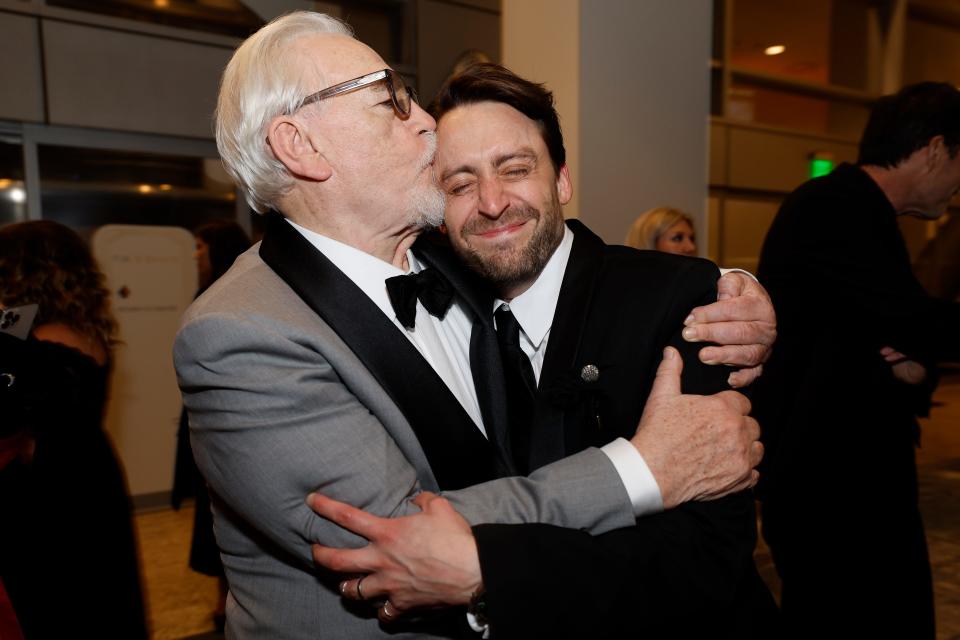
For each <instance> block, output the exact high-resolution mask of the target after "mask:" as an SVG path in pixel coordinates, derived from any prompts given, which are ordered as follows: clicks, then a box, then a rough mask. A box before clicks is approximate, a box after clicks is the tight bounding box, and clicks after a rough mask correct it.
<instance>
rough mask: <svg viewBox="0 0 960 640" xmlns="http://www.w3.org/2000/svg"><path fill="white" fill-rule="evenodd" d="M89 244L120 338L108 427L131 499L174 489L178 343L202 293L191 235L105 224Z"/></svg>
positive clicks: (170, 229)
mask: <svg viewBox="0 0 960 640" xmlns="http://www.w3.org/2000/svg"><path fill="white" fill-rule="evenodd" d="M91 245H92V247H93V252H94V255H95V256H96V258H97V262H98V263H99V264H100V267H101V269H102V270H103V272H104V274H105V275H106V278H107V286H108V287H109V288H110V292H111V298H110V304H111V307H112V308H113V312H114V314H115V315H116V318H117V321H118V323H119V325H120V340H122V344H121V345H120V346H119V347H118V348H117V349H116V350H115V354H114V363H113V376H112V378H111V384H110V396H109V399H108V403H107V411H106V418H105V420H104V427H105V428H106V429H107V432H108V433H109V434H110V436H111V437H112V438H113V441H114V444H115V446H116V448H117V453H118V454H119V455H120V459H121V460H122V461H123V466H124V468H125V469H126V472H127V483H128V485H129V487H130V493H131V494H132V495H141V494H151V493H161V492H164V491H169V489H170V487H171V486H172V483H173V464H174V457H175V452H176V443H177V440H176V434H177V426H178V424H179V420H180V410H181V402H180V391H179V390H178V388H177V379H176V374H175V373H174V370H173V355H172V354H173V340H174V336H175V335H176V332H177V329H178V328H179V326H180V316H181V315H183V312H184V311H185V310H186V308H187V307H188V306H189V304H190V302H191V300H192V299H193V296H194V293H195V292H196V289H197V267H196V263H195V262H194V260H193V250H194V240H193V236H192V235H191V234H190V232H189V231H187V230H186V229H180V228H178V227H151V226H146V225H138V226H130V225H107V226H105V227H101V228H100V229H98V230H97V232H96V233H94V235H93V240H92V242H91Z"/></svg>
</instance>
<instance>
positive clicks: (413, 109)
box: [407, 100, 437, 133]
mask: <svg viewBox="0 0 960 640" xmlns="http://www.w3.org/2000/svg"><path fill="white" fill-rule="evenodd" d="M407 122H408V123H410V124H412V125H414V126H415V127H416V128H417V133H423V132H425V131H436V130H437V121H436V120H434V119H433V116H431V115H430V114H429V113H427V112H426V111H424V110H423V107H421V106H420V105H419V104H418V103H417V102H416V101H414V100H411V101H410V117H409V118H407Z"/></svg>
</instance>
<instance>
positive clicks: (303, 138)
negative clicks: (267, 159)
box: [267, 116, 333, 182]
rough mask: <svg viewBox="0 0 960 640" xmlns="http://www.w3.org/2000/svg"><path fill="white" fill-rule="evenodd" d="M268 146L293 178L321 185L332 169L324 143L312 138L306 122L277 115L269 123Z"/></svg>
mask: <svg viewBox="0 0 960 640" xmlns="http://www.w3.org/2000/svg"><path fill="white" fill-rule="evenodd" d="M267 144H269V145H270V149H271V150H272V151H273V155H274V157H276V159H277V160H279V161H280V162H281V163H282V164H283V166H285V167H286V168H287V170H288V171H289V172H290V173H291V174H293V175H294V176H297V177H301V178H305V179H308V180H315V181H317V182H322V181H324V180H327V179H328V178H329V177H330V176H331V174H332V173H333V169H332V168H331V167H330V164H329V163H328V162H327V159H326V157H324V155H323V153H322V146H323V140H322V138H320V137H319V136H316V135H314V136H311V135H310V132H309V131H308V130H307V128H306V127H305V126H304V123H303V122H301V121H299V120H297V119H296V118H292V117H290V116H278V117H276V118H274V119H273V120H271V121H270V125H269V127H268V129H267Z"/></svg>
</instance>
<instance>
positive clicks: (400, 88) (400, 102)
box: [389, 73, 410, 116]
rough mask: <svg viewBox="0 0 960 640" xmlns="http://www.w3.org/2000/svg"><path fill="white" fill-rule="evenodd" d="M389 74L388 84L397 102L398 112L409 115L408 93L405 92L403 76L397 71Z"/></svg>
mask: <svg viewBox="0 0 960 640" xmlns="http://www.w3.org/2000/svg"><path fill="white" fill-rule="evenodd" d="M389 76H390V85H391V87H390V88H391V89H392V93H393V99H394V101H395V102H396V103H397V109H399V110H400V113H401V114H403V115H404V116H409V115H410V94H409V93H408V92H407V87H406V85H405V84H403V78H401V77H400V74H399V73H391V74H389Z"/></svg>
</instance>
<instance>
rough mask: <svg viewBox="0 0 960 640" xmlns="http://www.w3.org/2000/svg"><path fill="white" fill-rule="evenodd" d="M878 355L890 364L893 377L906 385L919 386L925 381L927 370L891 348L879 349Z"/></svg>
mask: <svg viewBox="0 0 960 640" xmlns="http://www.w3.org/2000/svg"><path fill="white" fill-rule="evenodd" d="M880 355H881V356H883V359H884V360H886V361H887V362H888V363H889V364H890V370H891V371H892V373H893V377H894V378H896V379H897V380H899V381H900V382H904V383H906V384H920V383H921V382H923V381H924V380H926V379H927V369H926V367H924V366H923V365H922V364H920V363H919V362H916V361H914V360H911V359H910V358H908V357H907V356H905V355H903V354H902V353H900V352H899V351H897V350H896V349H894V348H893V347H884V348H883V349H880Z"/></svg>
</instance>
